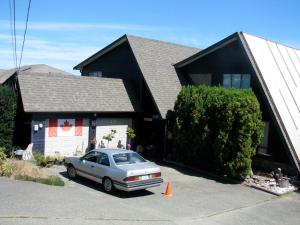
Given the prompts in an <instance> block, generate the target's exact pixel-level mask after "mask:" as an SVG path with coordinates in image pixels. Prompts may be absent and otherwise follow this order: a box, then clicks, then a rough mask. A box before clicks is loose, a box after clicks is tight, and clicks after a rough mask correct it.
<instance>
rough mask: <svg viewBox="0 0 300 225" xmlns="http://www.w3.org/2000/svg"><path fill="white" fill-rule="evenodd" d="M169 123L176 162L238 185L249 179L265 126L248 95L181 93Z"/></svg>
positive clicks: (219, 90) (214, 90)
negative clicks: (216, 172)
mask: <svg viewBox="0 0 300 225" xmlns="http://www.w3.org/2000/svg"><path fill="white" fill-rule="evenodd" d="M168 119H169V123H168V131H169V135H168V136H169V137H170V138H171V139H173V146H172V156H173V157H174V158H175V160H178V161H181V162H184V163H186V164H189V165H194V166H199V167H202V168H207V169H221V170H222V171H223V172H225V173H226V174H227V175H229V176H231V177H234V178H239V179H244V178H246V177H247V176H248V175H249V174H250V173H251V158H252V157H253V156H254V155H255V153H256V148H257V146H258V145H259V143H260V141H261V137H262V134H263V122H262V115H261V112H260V107H259V102H258V100H257V98H256V96H255V95H254V93H253V92H252V91H251V90H250V89H233V88H232V89H225V88H223V87H207V86H197V87H196V86H186V87H183V89H182V91H181V92H180V93H179V95H178V98H177V101H176V103H175V107H174V111H173V112H169V114H168Z"/></svg>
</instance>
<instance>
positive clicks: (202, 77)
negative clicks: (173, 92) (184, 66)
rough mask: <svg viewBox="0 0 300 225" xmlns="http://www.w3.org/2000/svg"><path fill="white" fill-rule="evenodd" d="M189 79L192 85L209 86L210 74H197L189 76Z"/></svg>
mask: <svg viewBox="0 0 300 225" xmlns="http://www.w3.org/2000/svg"><path fill="white" fill-rule="evenodd" d="M189 76H190V79H191V80H192V81H193V83H194V84H196V85H198V84H199V85H200V84H205V85H208V86H210V85H211V78H212V75H211V73H199V74H189Z"/></svg>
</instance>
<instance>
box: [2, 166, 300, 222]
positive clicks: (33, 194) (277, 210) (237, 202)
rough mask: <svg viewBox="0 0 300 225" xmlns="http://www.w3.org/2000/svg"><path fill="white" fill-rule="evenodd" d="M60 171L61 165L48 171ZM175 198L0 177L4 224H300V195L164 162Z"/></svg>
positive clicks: (94, 185) (158, 193)
mask: <svg viewBox="0 0 300 225" xmlns="http://www.w3.org/2000/svg"><path fill="white" fill-rule="evenodd" d="M56 171H58V172H61V175H62V176H64V175H65V173H64V169H63V168H61V167H58V168H54V169H52V172H53V173H55V172H56ZM162 173H163V176H164V179H165V181H170V182H171V184H172V191H173V197H171V198H166V197H164V196H163V195H162V192H163V191H164V188H165V184H164V185H163V186H161V187H156V188H152V189H150V190H147V191H138V192H134V193H124V192H118V193H116V194H114V195H109V194H106V193H104V192H103V191H102V189H101V188H100V187H99V186H100V185H99V184H97V183H94V182H91V181H88V180H86V179H78V180H77V181H69V180H68V179H67V178H64V179H65V181H66V186H65V187H53V186H47V185H42V184H36V183H32V182H25V181H14V180H9V179H5V178H0V225H2V224H8V225H10V224H39V225H43V224H51V225H52V224H72V225H73V224H75V225H76V224H106V225H110V224H124V225H125V224H126V225H127V224H128V225H129V224H133V225H135V224H147V225H152V224H157V225H165V224H166V225H170V224H184V225H187V224H213V225H216V224H298V223H299V221H300V214H299V212H300V194H299V193H292V194H288V195H286V196H283V197H275V196H273V195H271V194H267V193H264V192H261V191H258V190H255V189H251V188H249V187H244V186H241V185H239V184H231V183H226V182H224V181H220V180H215V179H213V178H210V177H206V176H204V175H203V174H199V173H193V172H191V171H190V170H185V169H182V168H179V167H177V168H176V167H175V168H171V167H167V166H162Z"/></svg>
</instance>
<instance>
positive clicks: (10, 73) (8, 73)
mask: <svg viewBox="0 0 300 225" xmlns="http://www.w3.org/2000/svg"><path fill="white" fill-rule="evenodd" d="M16 71H17V70H16V69H8V70H3V69H2V70H0V85H2V84H7V83H9V82H10V81H12V80H13V78H14V77H15V75H16ZM20 73H21V74H28V73H48V74H65V75H71V74H70V73H67V72H65V71H63V70H60V69H58V68H54V67H52V66H48V65H45V64H34V65H25V66H21V67H20Z"/></svg>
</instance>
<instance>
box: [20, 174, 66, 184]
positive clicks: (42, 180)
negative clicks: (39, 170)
mask: <svg viewBox="0 0 300 225" xmlns="http://www.w3.org/2000/svg"><path fill="white" fill-rule="evenodd" d="M15 179H16V180H25V181H33V182H37V183H41V184H47V185H55V186H64V185H65V183H64V181H63V180H62V179H61V178H60V177H59V176H57V175H55V176H49V177H48V178H35V177H31V176H28V175H18V176H15Z"/></svg>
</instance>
